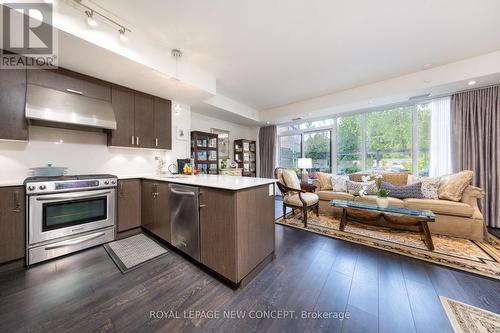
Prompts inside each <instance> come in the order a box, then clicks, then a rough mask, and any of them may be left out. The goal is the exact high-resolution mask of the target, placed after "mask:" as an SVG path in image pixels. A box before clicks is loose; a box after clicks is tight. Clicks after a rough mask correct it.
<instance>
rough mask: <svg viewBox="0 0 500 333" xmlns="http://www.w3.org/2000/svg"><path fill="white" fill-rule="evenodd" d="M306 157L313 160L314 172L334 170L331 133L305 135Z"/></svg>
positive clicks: (308, 133) (309, 133)
mask: <svg viewBox="0 0 500 333" xmlns="http://www.w3.org/2000/svg"><path fill="white" fill-rule="evenodd" d="M304 157H308V158H311V159H312V165H313V168H312V170H314V171H323V172H330V170H331V169H332V163H331V162H332V153H331V140H330V131H318V132H307V133H304Z"/></svg>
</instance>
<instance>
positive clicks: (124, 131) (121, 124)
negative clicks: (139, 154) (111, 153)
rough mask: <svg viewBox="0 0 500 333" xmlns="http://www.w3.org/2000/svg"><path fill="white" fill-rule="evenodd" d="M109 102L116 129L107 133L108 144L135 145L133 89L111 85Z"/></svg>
mask: <svg viewBox="0 0 500 333" xmlns="http://www.w3.org/2000/svg"><path fill="white" fill-rule="evenodd" d="M111 104H112V106H113V111H114V113H115V118H116V130H114V131H111V133H110V134H109V135H108V145H109V146H119V147H136V144H135V142H136V140H135V132H134V124H135V116H134V91H133V90H131V89H128V88H125V87H120V86H117V85H113V86H112V88H111Z"/></svg>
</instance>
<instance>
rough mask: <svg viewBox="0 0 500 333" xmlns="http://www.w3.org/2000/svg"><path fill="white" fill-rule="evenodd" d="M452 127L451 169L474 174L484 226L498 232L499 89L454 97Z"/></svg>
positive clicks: (499, 214) (499, 194)
mask: <svg viewBox="0 0 500 333" xmlns="http://www.w3.org/2000/svg"><path fill="white" fill-rule="evenodd" d="M451 126H452V127H451V129H452V133H453V143H452V152H453V168H454V170H455V171H459V170H466V169H467V170H472V171H474V180H473V182H474V185H475V186H478V187H481V188H483V189H484V190H485V191H486V196H485V198H484V199H482V200H481V201H482V202H480V207H481V212H482V213H483V215H484V217H485V220H486V223H487V225H488V226H490V227H494V228H500V221H499V219H500V85H499V86H493V87H487V88H481V89H475V90H469V91H464V92H460V93H457V94H455V95H453V96H452V98H451Z"/></svg>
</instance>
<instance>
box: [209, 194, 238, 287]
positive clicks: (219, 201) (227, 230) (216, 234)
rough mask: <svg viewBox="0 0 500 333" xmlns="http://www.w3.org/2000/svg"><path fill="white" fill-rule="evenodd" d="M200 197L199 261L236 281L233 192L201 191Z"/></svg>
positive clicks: (234, 202)
mask: <svg viewBox="0 0 500 333" xmlns="http://www.w3.org/2000/svg"><path fill="white" fill-rule="evenodd" d="M200 194H201V195H200V206H201V207H202V208H200V243H201V244H200V246H201V262H202V264H204V265H205V266H207V267H209V268H210V269H212V270H214V271H216V272H217V273H219V274H220V275H222V276H225V277H226V278H228V279H229V280H231V281H235V282H236V281H237V274H236V273H237V272H236V251H235V249H236V223H235V222H236V216H235V211H236V192H233V191H224V190H217V189H211V188H202V189H201V192H200Z"/></svg>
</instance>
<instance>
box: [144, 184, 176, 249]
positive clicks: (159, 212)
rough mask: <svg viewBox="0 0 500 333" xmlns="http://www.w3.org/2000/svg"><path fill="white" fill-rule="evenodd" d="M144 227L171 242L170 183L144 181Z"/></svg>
mask: <svg viewBox="0 0 500 333" xmlns="http://www.w3.org/2000/svg"><path fill="white" fill-rule="evenodd" d="M141 201H142V202H141V204H142V205H141V206H142V207H141V211H142V214H141V217H142V227H143V228H145V229H146V230H148V231H149V232H151V233H153V234H154V235H156V236H158V237H160V238H161V239H163V240H165V241H167V242H170V241H171V236H170V203H169V190H168V183H164V182H155V181H149V180H143V181H142V200H141Z"/></svg>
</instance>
